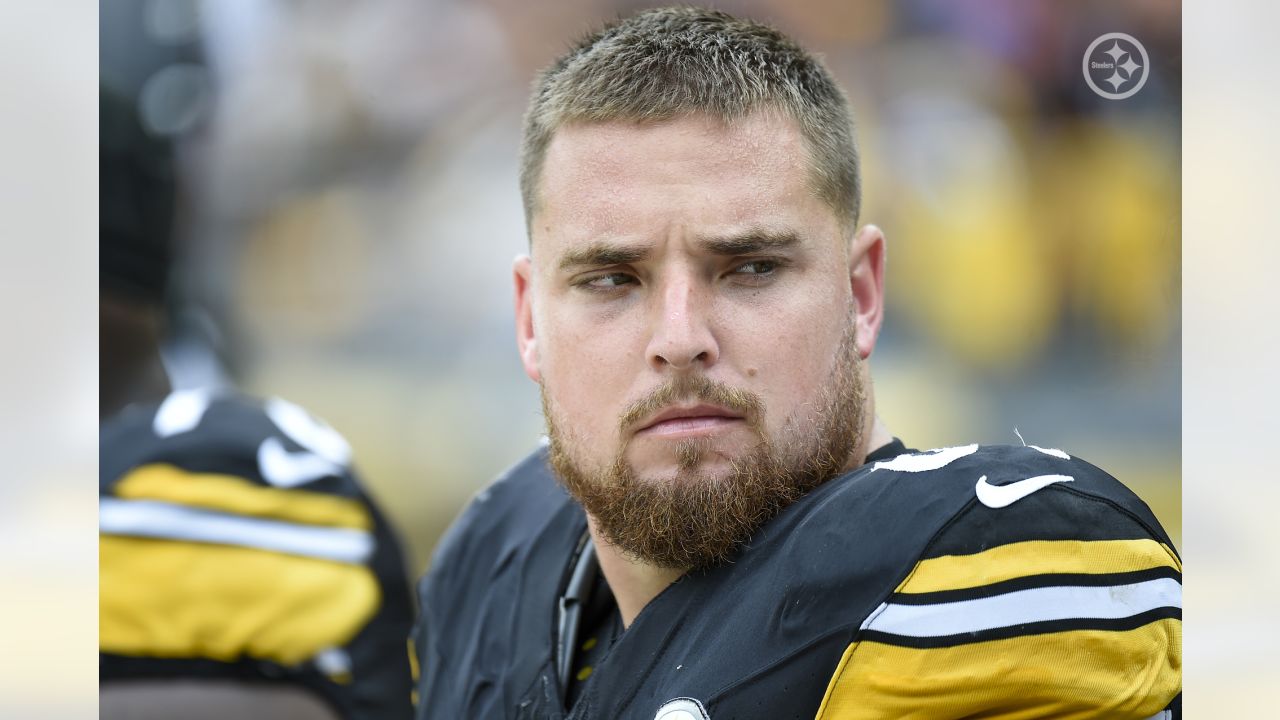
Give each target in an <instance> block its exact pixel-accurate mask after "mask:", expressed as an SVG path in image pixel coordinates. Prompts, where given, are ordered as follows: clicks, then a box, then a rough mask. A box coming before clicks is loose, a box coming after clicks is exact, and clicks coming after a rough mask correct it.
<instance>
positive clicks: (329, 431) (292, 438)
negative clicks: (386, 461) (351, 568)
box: [98, 388, 360, 495]
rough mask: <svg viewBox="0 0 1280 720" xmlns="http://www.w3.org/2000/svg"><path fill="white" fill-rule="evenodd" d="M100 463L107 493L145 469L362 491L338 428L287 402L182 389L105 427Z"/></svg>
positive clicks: (282, 485) (330, 490)
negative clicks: (352, 471)
mask: <svg viewBox="0 0 1280 720" xmlns="http://www.w3.org/2000/svg"><path fill="white" fill-rule="evenodd" d="M98 457H99V481H100V488H101V489H102V490H103V491H104V492H105V491H107V490H108V488H111V487H113V486H116V485H118V484H119V483H120V482H121V481H122V480H124V479H125V478H127V477H128V476H131V475H135V474H137V473H138V472H139V471H140V470H141V471H143V472H144V473H149V474H155V473H167V474H170V475H173V474H178V475H184V476H186V475H201V476H229V477H234V478H237V479H239V480H242V481H245V482H248V483H251V484H253V485H258V486H265V487H270V488H280V489H286V490H289V489H295V488H305V489H308V490H315V491H320V492H327V493H336V494H340V495H356V494H359V493H360V491H359V489H358V487H357V484H356V481H355V479H354V476H353V475H352V473H351V471H350V463H351V447H350V445H349V444H348V443H347V441H346V440H345V439H344V438H343V437H342V435H341V434H339V433H338V432H337V431H336V430H334V429H333V428H332V427H330V426H329V425H328V424H327V423H325V422H323V421H322V420H319V419H318V418H316V417H315V416H313V415H312V414H310V413H309V412H308V411H307V410H305V409H303V408H302V407H300V406H298V405H295V404H294V403H291V402H289V401H287V400H284V399H281V398H276V397H270V398H256V397H253V396H250V395H246V394H242V393H239V392H235V391H231V390H222V389H205V388H201V389H192V390H179V391H175V392H173V393H171V394H170V395H168V396H167V397H166V398H165V399H164V400H163V401H161V402H159V403H157V404H151V405H138V406H132V407H129V408H126V409H125V410H124V411H122V412H121V413H120V414H119V415H117V416H116V417H114V418H111V419H110V420H108V421H107V422H105V423H104V424H103V425H102V428H101V429H100V432H99V452H98Z"/></svg>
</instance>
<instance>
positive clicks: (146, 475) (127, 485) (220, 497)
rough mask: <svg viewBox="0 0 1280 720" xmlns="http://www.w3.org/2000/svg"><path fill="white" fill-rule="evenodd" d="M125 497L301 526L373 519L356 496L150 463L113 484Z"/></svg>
mask: <svg viewBox="0 0 1280 720" xmlns="http://www.w3.org/2000/svg"><path fill="white" fill-rule="evenodd" d="M114 494H115V495H116V497H119V498H123V499H126V500H161V501H164V502H171V503H177V504H181V505H188V506H191V507H199V508H206V509H209V510H220V511H223V512H228V513H234V514H237V515H247V516H251V517H259V518H272V519H276V520H286V521H290V522H297V523H303V524H306V525H324V526H327V527H342V528H353V529H357V530H369V529H371V528H372V527H373V520H372V518H370V517H369V511H368V510H367V509H365V507H364V505H362V504H361V503H360V502H359V501H358V500H353V499H350V498H345V497H339V496H337V495H329V494H327V493H318V492H311V491H308V490H293V489H289V490H285V489H282V488H273V487H263V486H261V485H258V484H255V483H253V482H251V481H249V480H246V479H245V478H241V477H236V476H234V475H221V474H216V473H193V472H187V471H186V470H183V469H182V468H179V467H175V466H173V465H168V464H162V463H155V464H152V465H143V466H141V467H139V468H136V469H134V470H132V471H131V472H130V473H129V474H128V475H126V476H125V477H124V478H123V479H122V480H121V481H120V482H119V483H117V484H116V486H115V490H114Z"/></svg>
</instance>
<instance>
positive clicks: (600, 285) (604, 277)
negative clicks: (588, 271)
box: [574, 272, 636, 292]
mask: <svg viewBox="0 0 1280 720" xmlns="http://www.w3.org/2000/svg"><path fill="white" fill-rule="evenodd" d="M635 283H636V278H635V276H633V275H629V274H627V273H623V272H608V273H598V274H596V275H588V276H586V277H583V278H581V279H579V280H577V281H575V282H574V285H575V286H576V287H579V288H582V289H583V290H587V291H591V292H611V291H614V290H617V289H618V288H621V287H624V286H626V285H634V284H635Z"/></svg>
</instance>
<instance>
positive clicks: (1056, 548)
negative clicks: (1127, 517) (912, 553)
mask: <svg viewBox="0 0 1280 720" xmlns="http://www.w3.org/2000/svg"><path fill="white" fill-rule="evenodd" d="M1157 567H1174V568H1176V569H1177V570H1178V571H1181V570H1182V563H1180V562H1178V560H1177V557H1176V556H1175V555H1174V554H1173V552H1172V551H1171V550H1169V548H1167V547H1166V546H1165V545H1163V544H1162V543H1159V542H1157V541H1155V540H1150V539H1142V540H1030V541H1026V542H1019V543H1010V544H1008V545H1001V546H999V547H994V548H991V549H990V550H984V551H982V552H979V553H974V554H972V555H944V556H942V557H936V558H930V559H928V560H921V561H920V562H919V563H917V564H916V567H915V570H913V571H912V573H911V574H910V575H909V576H907V579H906V580H904V581H903V582H902V584H901V585H899V586H898V589H897V592H899V593H929V592H940V591H944V590H958V589H961V588H973V587H981V586H983V585H991V584H993V583H998V582H1003V581H1005V580H1013V579H1015V578H1020V577H1027V576H1030V575H1046V574H1059V573H1062V574H1072V573H1078V574H1106V573H1122V572H1132V571H1135V570H1148V569H1151V568H1157Z"/></svg>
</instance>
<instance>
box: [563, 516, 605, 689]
mask: <svg viewBox="0 0 1280 720" xmlns="http://www.w3.org/2000/svg"><path fill="white" fill-rule="evenodd" d="M577 556H578V557H577V560H575V561H574V566H573V574H572V575H570V576H569V585H568V586H567V587H566V588H565V590H564V594H563V595H561V596H560V609H559V613H558V618H557V622H556V676H557V677H559V679H560V690H561V692H562V693H565V694H566V696H567V693H568V690H569V677H570V675H569V673H571V672H573V655H574V652H573V651H574V647H575V645H576V642H577V638H578V626H579V625H580V624H581V623H582V608H583V606H585V605H586V604H587V601H588V600H589V599H590V597H591V586H592V583H594V582H595V579H596V573H598V572H599V571H600V562H599V561H598V560H597V559H596V546H595V545H594V544H593V543H592V542H591V535H590V533H583V534H582V539H581V540H579V541H578V552H577Z"/></svg>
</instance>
